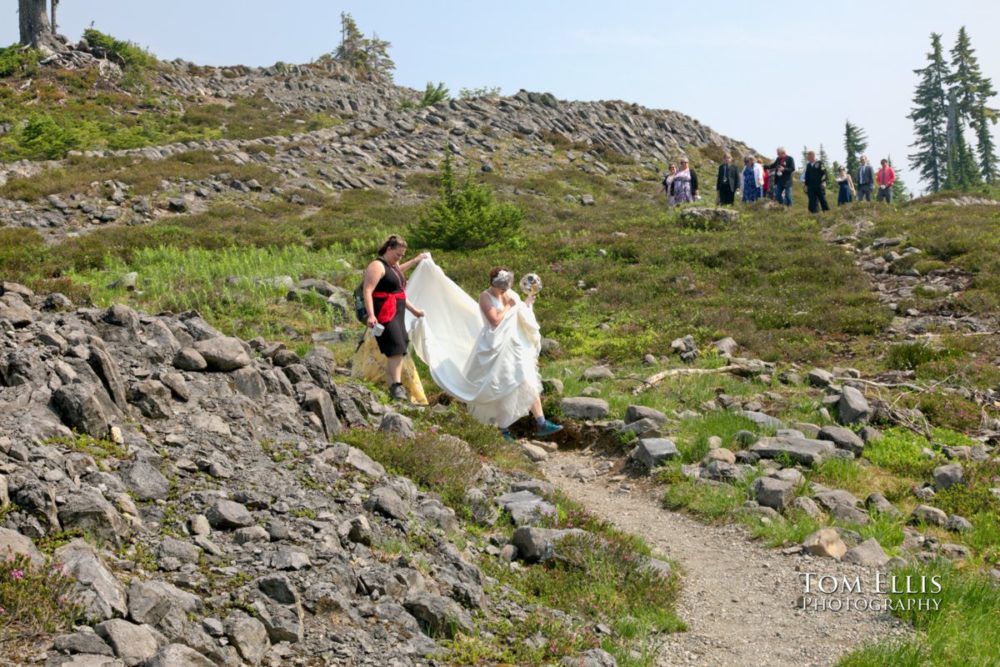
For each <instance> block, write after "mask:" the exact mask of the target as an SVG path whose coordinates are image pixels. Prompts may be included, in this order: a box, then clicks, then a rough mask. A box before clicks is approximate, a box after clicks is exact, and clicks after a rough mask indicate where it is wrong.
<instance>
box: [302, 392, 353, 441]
mask: <svg viewBox="0 0 1000 667" xmlns="http://www.w3.org/2000/svg"><path fill="white" fill-rule="evenodd" d="M302 407H303V409H305V410H307V411H309V412H311V413H313V414H314V415H316V416H317V417H318V418H319V420H320V422H321V423H322V424H323V433H325V434H326V437H327V438H332V437H333V436H335V435H337V434H339V433H340V432H341V431H342V430H343V427H342V426H341V424H340V420H339V419H337V409H336V408H335V407H334V406H333V401H332V400H331V399H330V394H329V392H327V391H326V390H324V389H318V388H316V389H309V390H308V391H306V393H305V395H304V397H303V399H302Z"/></svg>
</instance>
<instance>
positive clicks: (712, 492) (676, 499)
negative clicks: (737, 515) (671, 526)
mask: <svg viewBox="0 0 1000 667" xmlns="http://www.w3.org/2000/svg"><path fill="white" fill-rule="evenodd" d="M746 500H747V494H746V492H745V491H744V490H742V489H739V488H737V487H735V486H730V485H729V484H718V485H716V484H707V483H705V482H699V481H695V480H688V479H685V480H683V481H678V482H677V483H674V484H671V485H669V486H668V487H667V488H666V490H665V491H664V494H663V505H664V507H666V508H667V509H671V510H677V509H684V510H686V511H688V512H691V513H693V514H695V515H697V516H699V517H701V518H703V519H705V520H706V521H709V522H715V521H724V520H725V519H727V518H728V517H731V516H732V515H733V513H734V512H736V510H738V509H740V508H741V507H742V506H743V503H744V502H746Z"/></svg>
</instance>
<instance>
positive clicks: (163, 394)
mask: <svg viewBox="0 0 1000 667" xmlns="http://www.w3.org/2000/svg"><path fill="white" fill-rule="evenodd" d="M170 395H171V392H170V389H169V388H167V386H166V385H164V384H163V383H162V382H160V381H159V380H143V381H141V382H137V383H136V384H135V386H134V387H133V388H132V391H131V392H129V402H131V403H132V404H133V405H135V406H136V407H137V408H139V411H140V412H142V414H143V416H145V417H147V418H149V419H167V418H169V417H171V416H172V415H173V414H174V411H173V409H172V408H171V407H170Z"/></svg>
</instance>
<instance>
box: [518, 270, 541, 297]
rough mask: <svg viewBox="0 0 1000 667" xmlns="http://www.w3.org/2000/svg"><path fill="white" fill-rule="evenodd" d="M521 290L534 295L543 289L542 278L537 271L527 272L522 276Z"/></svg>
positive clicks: (528, 294) (525, 293) (526, 294)
mask: <svg viewBox="0 0 1000 667" xmlns="http://www.w3.org/2000/svg"><path fill="white" fill-rule="evenodd" d="M520 285H521V291H522V292H524V295H525V296H534V295H536V294H538V293H539V292H541V291H542V279H541V278H539V277H538V274H537V273H526V274H524V276H522V277H521V282H520Z"/></svg>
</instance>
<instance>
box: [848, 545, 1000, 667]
mask: <svg viewBox="0 0 1000 667" xmlns="http://www.w3.org/2000/svg"><path fill="white" fill-rule="evenodd" d="M895 574H896V576H897V577H906V576H910V577H913V578H919V577H927V578H928V581H929V580H930V577H939V582H940V585H941V592H940V593H937V594H934V595H929V596H928V595H924V596H919V597H934V598H937V599H939V600H940V607H939V609H938V610H936V611H934V610H912V611H903V612H895V611H894V612H893V613H894V614H895V615H896V616H898V617H900V618H902V619H903V620H904V621H907V622H908V623H911V624H912V625H913V627H914V628H915V629H916V630H917V633H918V634H917V637H916V638H914V639H911V640H908V641H905V640H900V641H896V642H890V641H886V642H882V643H879V644H876V645H874V646H869V647H865V648H862V649H860V650H858V651H855V652H853V653H851V654H850V655H848V656H847V657H845V658H843V659H842V660H841V661H840V662H839V663H838V665H839V666H840V667H882V666H883V665H893V666H894V667H895V666H904V667H924V666H925V665H935V666H936V667H992V666H993V665H997V664H1000V644H998V643H997V642H996V641H990V638H992V637H995V636H996V628H997V622H998V620H1000V618H998V616H1000V611H998V610H1000V588H997V587H996V586H995V585H993V584H991V583H990V582H989V581H988V580H987V579H986V578H985V577H982V576H979V575H973V574H967V573H963V572H961V571H959V570H956V569H953V568H952V567H950V566H949V565H947V564H945V563H942V562H936V563H933V564H930V565H919V566H910V567H906V568H903V569H901V570H896V571H895ZM889 597H890V598H892V599H896V600H901V599H905V598H906V597H907V596H906V595H890V596H889ZM913 597H918V596H913Z"/></svg>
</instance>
